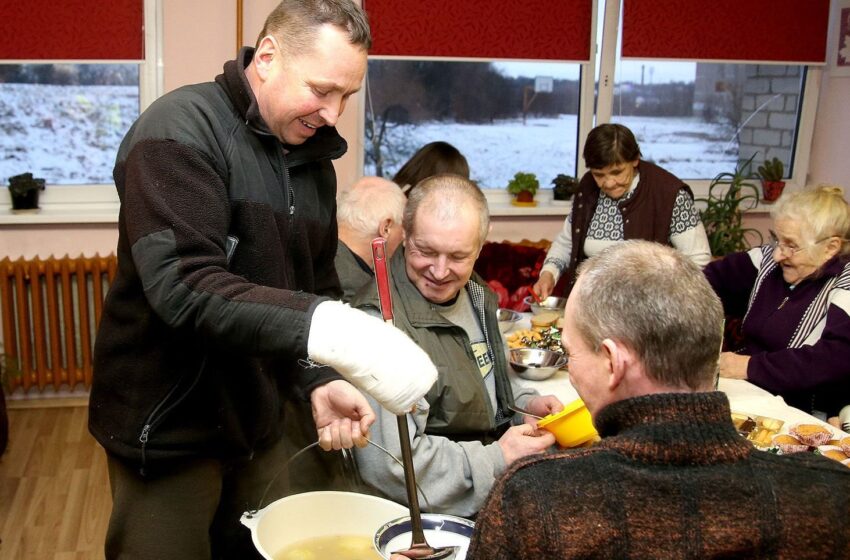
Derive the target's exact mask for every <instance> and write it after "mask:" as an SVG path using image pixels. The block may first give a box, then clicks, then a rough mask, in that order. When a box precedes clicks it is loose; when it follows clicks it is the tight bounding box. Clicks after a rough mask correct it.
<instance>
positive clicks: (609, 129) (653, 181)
mask: <svg viewBox="0 0 850 560" xmlns="http://www.w3.org/2000/svg"><path fill="white" fill-rule="evenodd" d="M583 156H584V163H585V165H586V166H587V167H588V169H590V171H588V172H587V173H585V175H584V177H582V179H581V182H580V183H579V189H578V192H577V193H576V196H575V199H574V200H573V207H572V211H571V212H570V215H569V216H568V217H567V219H566V220H565V221H564V227H563V229H562V230H561V232H560V233H558V235H557V237H556V238H555V239H554V241H553V242H552V246H551V247H550V248H549V252H548V253H547V255H546V260H545V261H543V267H542V269H541V271H540V278H539V280H538V281H537V282H536V283H535V284H534V291H535V292H536V293H537V294H538V295H540V297H548V296H549V295H550V294H552V290H553V289H554V288H555V284H556V283H557V282H558V279H559V278H560V276H561V275H562V274H568V275H569V277H568V280H569V282H568V284H567V289H566V294H569V291H570V289H571V288H572V284H573V282H575V271H576V268H577V267H578V265H579V264H580V263H581V262H582V261H583V260H585V259H586V258H587V257H589V256H593V255H595V254H597V253H599V252H600V251H601V250H602V249H604V248H606V247H608V246H610V245H612V244H613V243H618V242H620V241H622V240H624V239H645V240H647V241H655V242H657V243H662V244H664V245H670V246H672V247H675V248H676V249H678V250H679V251H681V252H682V253H683V254H685V255H686V256H688V257H689V258H690V259H691V260H693V261H694V262H695V263H696V264H698V265H699V266H705V265H706V264H707V263H708V261H709V260H710V259H711V250H710V248H709V246H708V237H707V236H706V234H705V228H704V227H703V225H702V222H701V221H700V218H699V213H698V212H697V210H696V208H694V196H693V193H692V192H691V189H690V187H688V185H686V184H685V183H683V182H682V180H681V179H679V178H678V177H676V176H674V175H673V174H671V173H669V172H668V171H665V170H664V169H662V168H661V167H658V166H657V165H655V164H653V163H650V162H648V161H645V160H643V159H641V152H640V147H639V146H638V143H637V140H635V137H634V134H632V131H631V130H629V129H628V128H626V127H625V126H623V125H621V124H601V125H599V126H597V127H596V128H594V129H593V130H591V131H590V133H589V134H588V135H587V141H586V142H585V144H584V152H583ZM555 295H561V294H555Z"/></svg>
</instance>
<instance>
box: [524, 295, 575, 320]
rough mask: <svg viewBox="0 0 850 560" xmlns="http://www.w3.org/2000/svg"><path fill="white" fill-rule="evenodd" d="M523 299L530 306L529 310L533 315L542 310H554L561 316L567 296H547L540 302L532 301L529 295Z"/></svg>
mask: <svg viewBox="0 0 850 560" xmlns="http://www.w3.org/2000/svg"><path fill="white" fill-rule="evenodd" d="M523 301H524V302H525V303H526V304H527V305H528V306H529V307H530V308H531V312H532V313H533V314H535V315H537V314H539V313H543V312H544V311H555V312H557V313H558V315H560V316H561V317H563V316H564V308H565V307H566V306H567V298H562V297H555V296H549V297H547V298H546V299H544V300H543V301H542V302H541V303H537V302H536V301H534V300H533V299H532V298H531V296H526V297H525V299H524V300H523Z"/></svg>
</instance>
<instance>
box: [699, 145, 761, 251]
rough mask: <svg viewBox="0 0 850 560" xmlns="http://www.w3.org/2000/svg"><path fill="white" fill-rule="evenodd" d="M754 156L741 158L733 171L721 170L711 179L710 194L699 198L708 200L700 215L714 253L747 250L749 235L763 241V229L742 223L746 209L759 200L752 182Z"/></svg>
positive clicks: (749, 244)
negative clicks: (747, 226) (759, 229)
mask: <svg viewBox="0 0 850 560" xmlns="http://www.w3.org/2000/svg"><path fill="white" fill-rule="evenodd" d="M754 157H755V155H753V156H752V157H751V158H750V159H748V160H746V161H744V162H740V163H739V164H738V165H737V166H736V167H735V171H733V172H724V173H719V174H718V175H717V176H716V177H715V178H714V179H712V180H711V184H710V185H709V187H708V197H706V198H698V199H696V202H698V203H704V204H705V209H704V210H702V211H701V212H700V217H701V218H702V223H703V225H704V226H705V232H706V234H708V244H709V246H710V247H711V254H712V255H714V256H717V257H721V256H724V255H728V254H729V253H735V252H737V251H745V250H747V249H749V248H750V247H751V246H752V244H751V243H750V239H752V240H757V243H758V244H761V243H762V241H763V238H762V235H761V232H759V231H758V230H757V229H754V228H746V227H744V225H743V213H744V210H748V209H750V208H755V206H756V205H757V204H758V201H759V191H758V188H757V187H756V185H755V184H754V183H752V182H751V180H752V179H754V176H753V173H752V163H753V158H754Z"/></svg>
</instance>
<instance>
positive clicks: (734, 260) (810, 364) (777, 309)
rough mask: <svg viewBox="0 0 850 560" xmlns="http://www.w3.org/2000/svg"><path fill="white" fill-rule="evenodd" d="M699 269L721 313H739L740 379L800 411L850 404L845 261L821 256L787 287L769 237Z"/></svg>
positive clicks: (849, 295)
mask: <svg viewBox="0 0 850 560" xmlns="http://www.w3.org/2000/svg"><path fill="white" fill-rule="evenodd" d="M705 275H706V277H707V278H708V281H709V282H710V283H711V285H712V287H713V288H714V291H715V292H717V295H718V296H719V297H720V299H721V300H722V301H723V306H724V309H725V311H726V314H727V315H730V316H735V317H744V321H743V324H742V333H743V335H744V343H743V346H742V347H741V348H740V349H738V353H739V354H746V355H749V356H752V358H751V359H750V362H749V365H748V366H747V379H748V380H749V381H751V382H752V383H755V384H756V385H758V386H759V387H762V388H764V389H766V390H768V391H770V392H772V393H775V394H778V395H780V396H782V397H783V398H784V399H785V401H786V402H787V403H788V404H790V405H792V406H795V407H798V408H801V409H803V410H805V411H807V412H812V411H813V410H819V411H823V412H826V413H827V414H828V415H830V416H834V415H836V414H838V411H839V410H840V409H841V408H842V407H843V406H844V405H847V404H850V315H848V311H850V262H848V259H847V257H835V258H833V259H831V260H830V261H828V262H827V263H826V264H825V265H824V267H823V268H822V270H821V273H820V274H819V275H816V276H813V277H810V278H807V279H805V280H803V281H802V282H800V283H799V284H798V285H797V286H796V287H794V288H792V287H791V286H789V285H788V284H787V283H786V282H785V281H784V280H783V278H782V269H781V267H779V266H777V265H776V264H775V263H774V262H773V248H772V247H771V246H769V245H766V246H763V247H758V248H755V249H751V250H750V251H748V252H746V253H736V254H733V255H729V256H727V257H726V258H724V259H722V260H718V261H714V262H712V263H710V264H709V265H708V266H707V267H706V268H705Z"/></svg>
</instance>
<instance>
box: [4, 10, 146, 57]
mask: <svg viewBox="0 0 850 560" xmlns="http://www.w3.org/2000/svg"><path fill="white" fill-rule="evenodd" d="M0 13H2V17H0V59H4V60H143V59H144V5H143V0H62V1H61V2H57V1H56V0H27V1H25V2H22V1H20V0H0Z"/></svg>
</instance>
